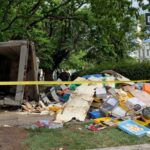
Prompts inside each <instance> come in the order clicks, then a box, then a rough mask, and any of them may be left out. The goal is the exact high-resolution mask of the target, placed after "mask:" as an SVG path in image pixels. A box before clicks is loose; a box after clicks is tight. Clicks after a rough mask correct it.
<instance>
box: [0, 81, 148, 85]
mask: <svg viewBox="0 0 150 150" xmlns="http://www.w3.org/2000/svg"><path fill="white" fill-rule="evenodd" d="M129 82H143V83H144V82H150V80H131V81H130V80H123V81H118V80H115V81H114V80H113V81H89V80H86V81H6V82H5V81H4V82H3V81H2V82H0V86H1V85H54V84H57V85H60V84H108V83H129Z"/></svg>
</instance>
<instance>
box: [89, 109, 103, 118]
mask: <svg viewBox="0 0 150 150" xmlns="http://www.w3.org/2000/svg"><path fill="white" fill-rule="evenodd" d="M89 116H90V117H91V118H93V119H95V118H100V117H103V116H102V114H101V113H100V112H99V111H91V112H89Z"/></svg>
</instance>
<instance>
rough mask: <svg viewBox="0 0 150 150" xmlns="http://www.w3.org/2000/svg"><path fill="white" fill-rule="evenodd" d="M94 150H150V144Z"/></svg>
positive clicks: (97, 149)
mask: <svg viewBox="0 0 150 150" xmlns="http://www.w3.org/2000/svg"><path fill="white" fill-rule="evenodd" d="M92 150H150V144H141V145H131V146H119V147H108V148H96V149H92Z"/></svg>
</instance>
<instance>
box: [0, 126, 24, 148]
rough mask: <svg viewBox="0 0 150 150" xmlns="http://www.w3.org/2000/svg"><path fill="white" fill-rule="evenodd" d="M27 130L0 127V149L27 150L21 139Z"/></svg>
mask: <svg viewBox="0 0 150 150" xmlns="http://www.w3.org/2000/svg"><path fill="white" fill-rule="evenodd" d="M26 136H27V132H26V131H25V130H24V129H22V128H16V127H11V128H9V127H8V128H6V127H0V150H27V148H26V147H25V145H23V143H22V142H23V141H24V140H25V138H26Z"/></svg>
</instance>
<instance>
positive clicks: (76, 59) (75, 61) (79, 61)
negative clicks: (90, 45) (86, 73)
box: [60, 50, 88, 70]
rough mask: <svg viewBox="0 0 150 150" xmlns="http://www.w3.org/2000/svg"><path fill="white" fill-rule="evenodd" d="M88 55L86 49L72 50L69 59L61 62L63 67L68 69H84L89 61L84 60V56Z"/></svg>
mask: <svg viewBox="0 0 150 150" xmlns="http://www.w3.org/2000/svg"><path fill="white" fill-rule="evenodd" d="M85 55H86V52H85V51H82V50H80V51H76V52H72V53H71V54H70V56H69V57H68V59H64V61H63V62H62V63H61V66H60V67H61V68H64V69H66V70H68V69H82V68H84V67H85V66H86V65H88V63H87V62H86V61H84V60H83V58H84V56H85Z"/></svg>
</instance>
